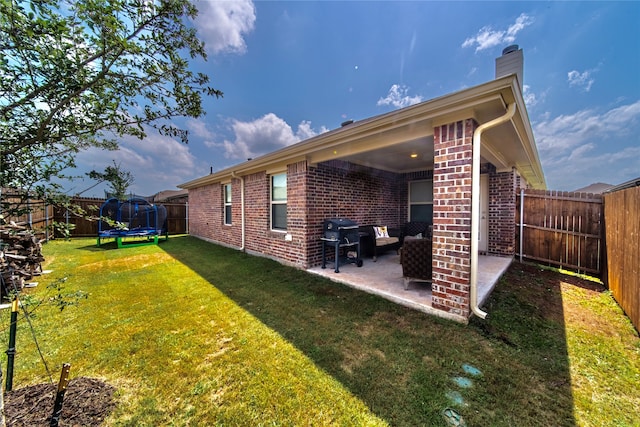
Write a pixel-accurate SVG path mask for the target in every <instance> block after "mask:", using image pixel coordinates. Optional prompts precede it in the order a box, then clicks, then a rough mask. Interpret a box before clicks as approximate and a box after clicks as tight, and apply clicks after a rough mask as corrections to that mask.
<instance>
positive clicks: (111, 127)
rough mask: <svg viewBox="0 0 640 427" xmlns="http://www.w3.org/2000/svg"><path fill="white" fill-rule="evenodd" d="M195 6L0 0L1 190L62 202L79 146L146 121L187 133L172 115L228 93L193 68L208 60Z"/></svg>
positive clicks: (110, 138)
mask: <svg viewBox="0 0 640 427" xmlns="http://www.w3.org/2000/svg"><path fill="white" fill-rule="evenodd" d="M196 15H197V9H196V8H195V7H194V6H193V5H192V4H191V3H190V2H189V1H188V0H156V1H153V0H110V1H95V0H75V1H73V2H67V1H60V0H31V1H28V0H25V1H19V0H0V191H1V190H2V189H5V188H12V189H20V190H23V192H24V193H25V194H30V195H31V196H33V195H35V196H36V197H39V198H45V199H53V200H50V201H53V202H54V203H55V202H59V199H58V198H56V196H59V195H60V194H61V192H60V191H59V190H60V188H61V185H60V184H59V179H61V178H68V177H67V176H66V175H64V171H65V170H67V169H69V168H73V167H74V166H75V155H76V154H77V153H78V152H80V151H81V150H85V149H88V148H90V147H99V148H104V149H116V148H117V146H118V144H117V139H118V137H122V136H125V135H131V136H135V137H138V138H140V139H142V138H144V137H145V136H146V132H147V131H148V129H149V128H154V129H156V130H157V131H159V132H160V133H161V134H163V135H169V136H172V137H176V138H179V139H181V140H182V141H183V142H185V143H186V142H187V140H188V133H187V131H186V130H183V129H180V128H178V127H176V126H174V125H173V124H172V123H171V122H170V120H171V119H173V118H176V117H194V118H197V117H200V116H202V115H203V114H204V111H203V109H202V97H203V96H215V97H220V96H222V92H220V91H219V90H217V89H214V88H212V87H210V86H209V85H208V84H209V77H208V76H207V75H205V74H202V73H195V72H193V71H191V70H190V68H189V65H190V62H189V61H190V60H191V61H192V60H198V59H203V60H206V52H205V49H204V44H203V42H201V41H200V40H199V39H198V38H197V36H196V32H195V29H194V28H191V27H189V26H188V25H187V23H188V19H193V18H195V16H196ZM4 202H5V200H4V199H3V207H2V213H4V214H5V215H11V214H12V212H11V209H10V208H9V205H8V204H5V203H4Z"/></svg>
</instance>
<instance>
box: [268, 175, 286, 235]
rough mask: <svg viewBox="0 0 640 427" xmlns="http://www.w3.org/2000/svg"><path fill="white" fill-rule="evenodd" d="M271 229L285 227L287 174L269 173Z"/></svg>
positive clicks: (282, 228) (284, 228) (279, 229)
mask: <svg viewBox="0 0 640 427" xmlns="http://www.w3.org/2000/svg"><path fill="white" fill-rule="evenodd" d="M271 229H272V230H278V231H286V229H287V174H286V173H281V174H277V175H271Z"/></svg>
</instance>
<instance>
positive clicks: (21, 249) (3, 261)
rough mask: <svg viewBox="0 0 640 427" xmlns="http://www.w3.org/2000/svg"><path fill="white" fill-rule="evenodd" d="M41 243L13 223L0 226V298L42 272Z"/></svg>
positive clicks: (31, 234) (25, 229) (18, 288)
mask: <svg viewBox="0 0 640 427" xmlns="http://www.w3.org/2000/svg"><path fill="white" fill-rule="evenodd" d="M43 261H44V257H43V256H42V242H41V241H40V240H39V239H38V238H37V237H36V236H35V235H34V234H33V232H31V231H30V230H28V229H27V228H26V227H22V226H20V225H16V224H15V223H14V222H11V223H9V224H2V225H0V276H2V280H1V283H0V284H1V285H2V296H3V297H4V296H6V295H7V292H11V291H12V290H14V289H17V290H21V289H22V288H23V287H24V285H25V282H27V281H29V280H31V279H32V278H33V277H34V276H37V275H40V274H41V272H42V267H41V263H42V262H43Z"/></svg>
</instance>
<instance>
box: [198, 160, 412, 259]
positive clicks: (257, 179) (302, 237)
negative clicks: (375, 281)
mask: <svg viewBox="0 0 640 427" xmlns="http://www.w3.org/2000/svg"><path fill="white" fill-rule="evenodd" d="M232 184H233V187H232V196H233V206H232V209H233V225H231V226H224V225H223V221H224V218H223V207H224V204H223V186H222V185H221V184H213V185H208V186H205V187H202V188H198V189H194V190H190V191H189V210H190V218H189V219H190V220H189V224H190V232H191V234H193V235H195V236H199V237H204V238H206V239H210V240H213V241H216V242H220V243H222V244H225V245H229V246H234V247H239V246H240V245H241V210H240V180H239V179H234V180H233V183H232ZM269 185H270V176H269V175H267V174H266V172H259V173H255V174H252V175H249V176H246V177H245V206H246V209H245V233H246V235H245V248H246V250H247V251H249V252H254V253H260V254H264V255H266V256H269V257H272V258H277V259H279V260H281V261H284V262H286V263H288V264H292V265H297V266H300V267H303V268H307V267H310V266H313V265H319V264H320V263H321V250H322V246H321V244H320V238H321V237H322V223H323V221H324V220H325V219H327V218H348V219H351V220H353V221H355V222H357V223H358V224H360V225H367V224H378V225H387V226H389V227H399V226H401V225H402V224H403V223H404V222H405V221H406V215H407V213H406V182H405V181H404V178H403V177H402V176H401V175H398V174H394V173H390V172H385V171H380V170H376V169H372V168H365V167H361V166H357V165H354V164H350V163H347V162H343V161H331V162H326V163H322V164H319V165H317V166H315V167H308V166H307V163H306V162H304V161H303V162H299V163H294V164H291V165H289V166H288V167H287V232H286V233H284V232H277V231H271V229H270V198H269V191H270V190H269V188H270V187H269ZM287 234H288V235H290V236H291V239H290V240H287V239H286V238H285V236H286V235H287Z"/></svg>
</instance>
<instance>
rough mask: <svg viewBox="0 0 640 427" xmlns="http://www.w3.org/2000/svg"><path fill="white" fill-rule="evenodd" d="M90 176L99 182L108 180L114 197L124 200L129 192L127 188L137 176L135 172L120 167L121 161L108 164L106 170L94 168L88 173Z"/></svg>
mask: <svg viewBox="0 0 640 427" xmlns="http://www.w3.org/2000/svg"><path fill="white" fill-rule="evenodd" d="M87 175H88V176H89V178H91V179H95V180H98V181H99V182H105V181H106V182H108V183H109V188H110V189H111V192H112V193H113V195H114V197H116V198H117V199H118V200H124V199H125V196H126V194H127V190H128V189H129V187H130V186H131V185H132V184H133V183H134V181H135V178H134V177H133V174H132V173H131V172H129V171H126V170H124V169H122V168H121V167H120V164H119V163H116V161H115V160H114V161H113V166H107V167H106V168H105V169H104V172H98V171H95V170H92V171H91V172H89V173H87Z"/></svg>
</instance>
